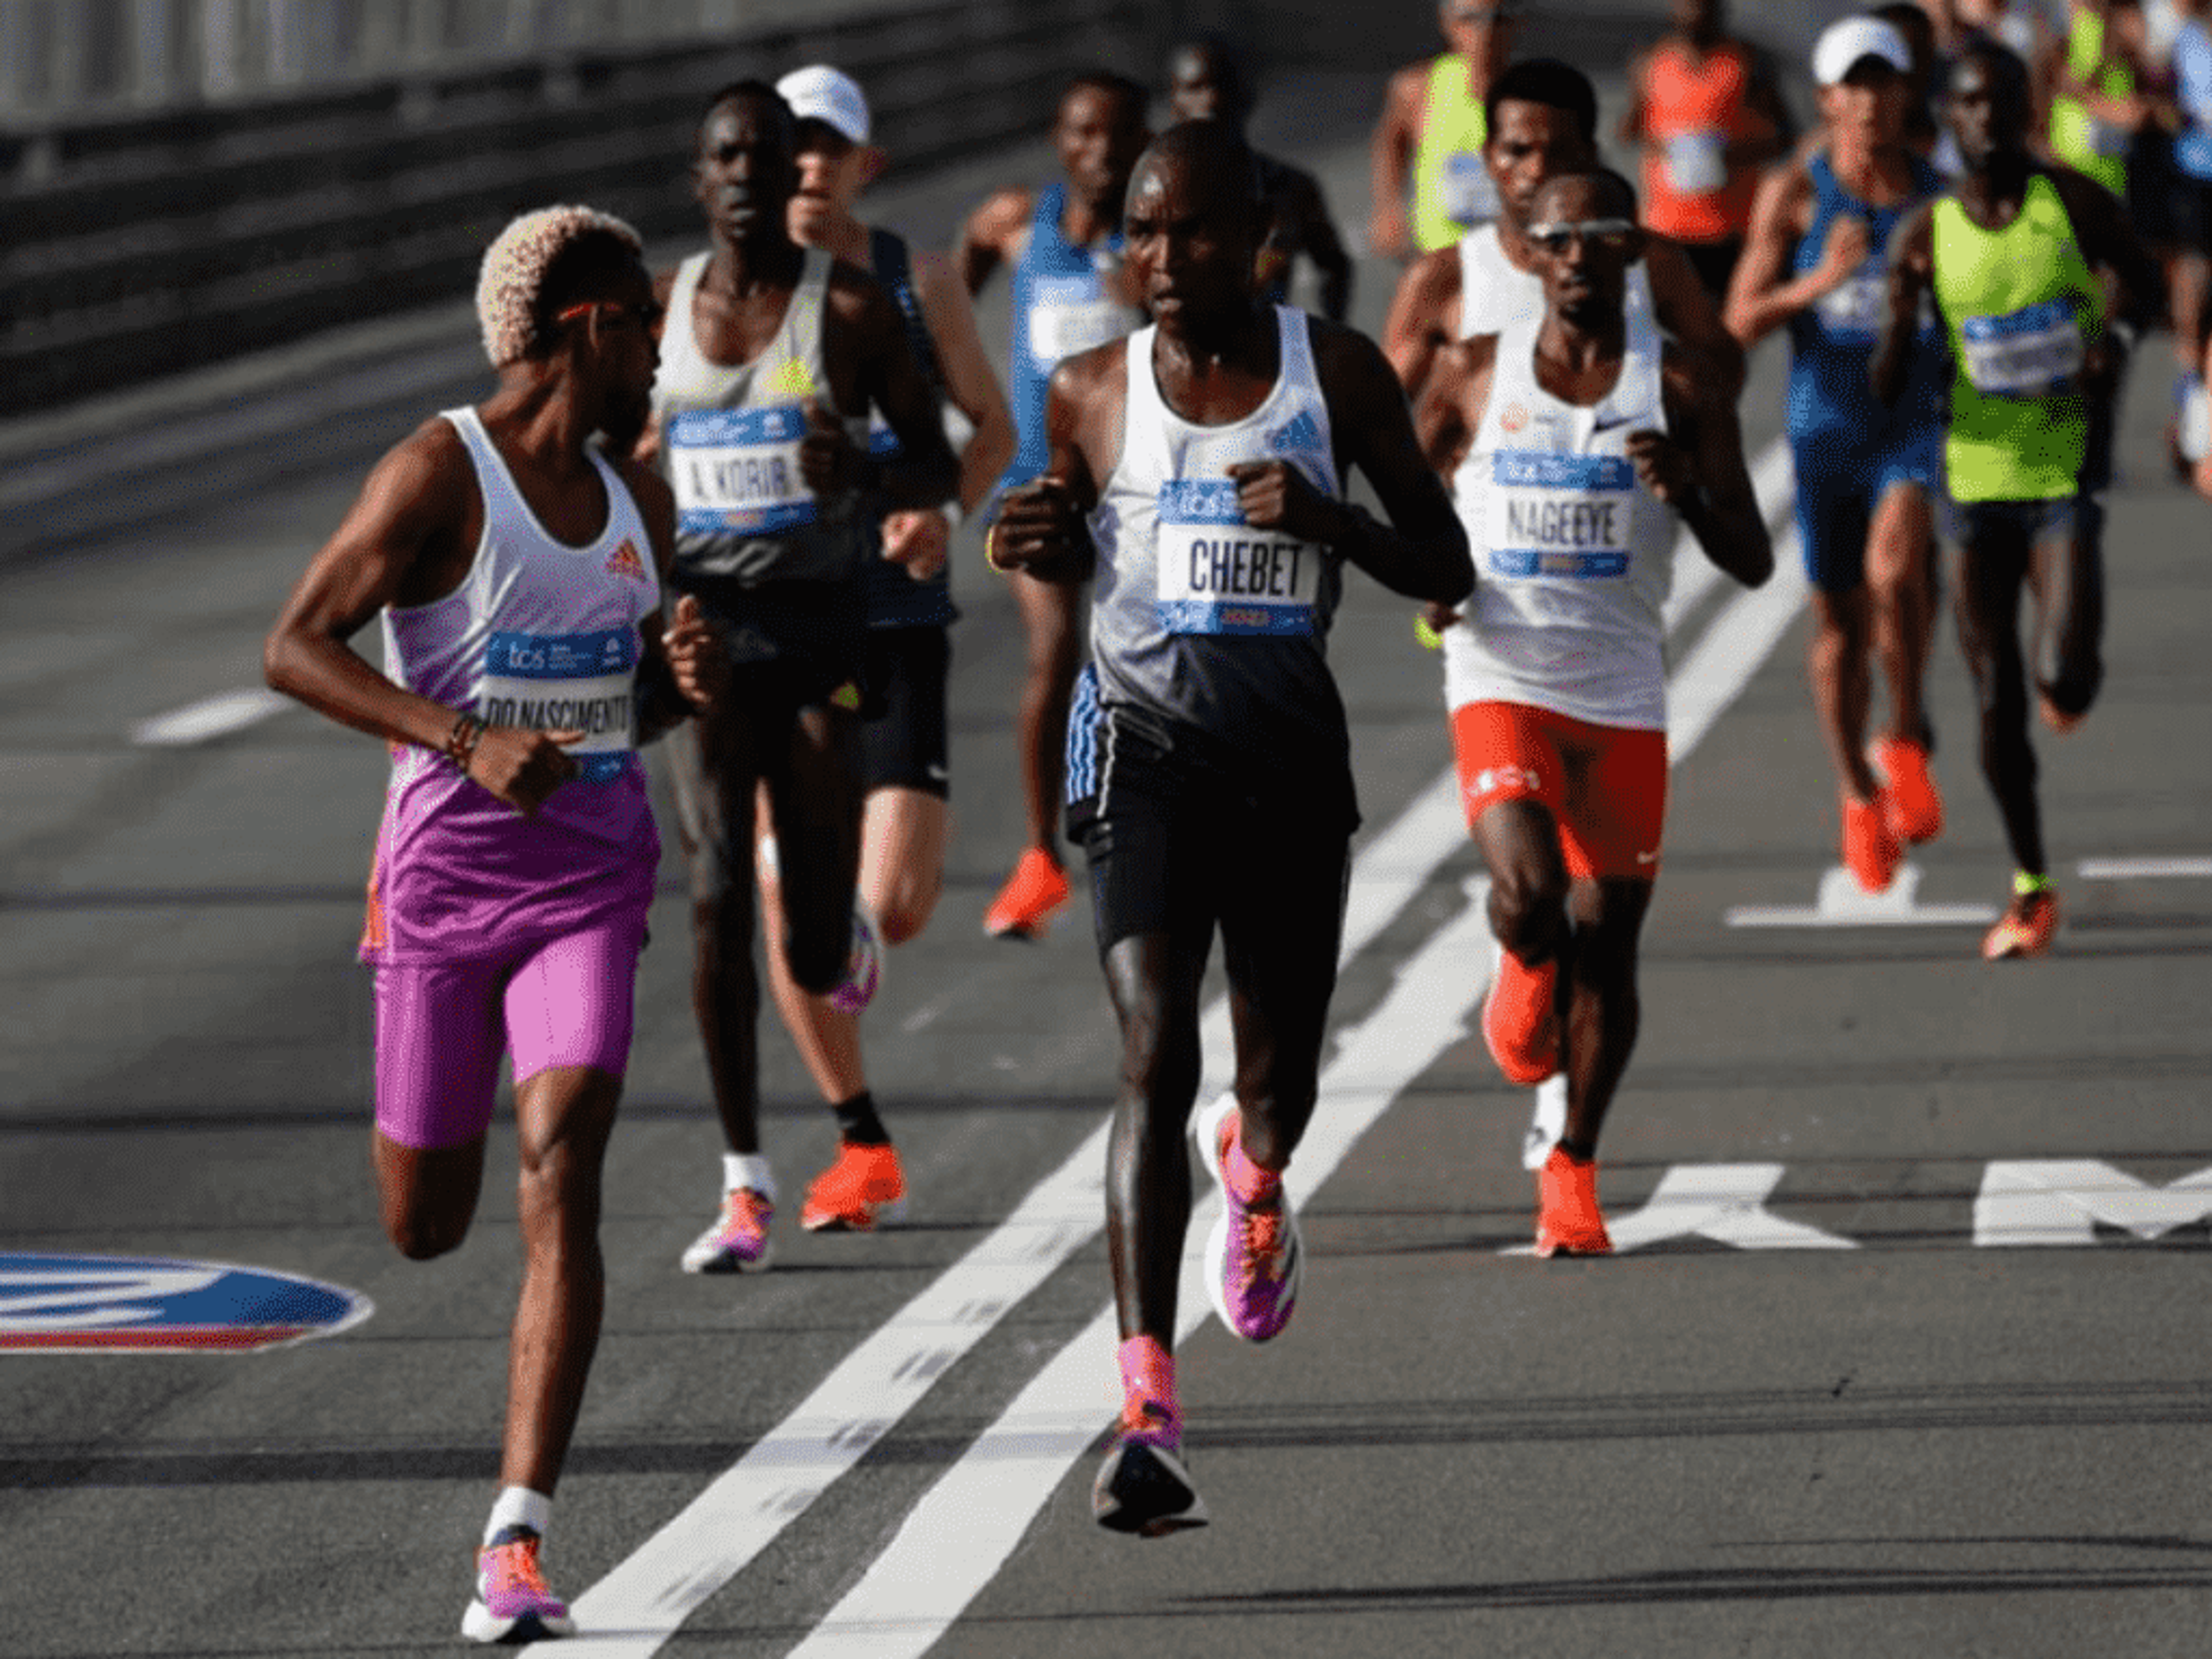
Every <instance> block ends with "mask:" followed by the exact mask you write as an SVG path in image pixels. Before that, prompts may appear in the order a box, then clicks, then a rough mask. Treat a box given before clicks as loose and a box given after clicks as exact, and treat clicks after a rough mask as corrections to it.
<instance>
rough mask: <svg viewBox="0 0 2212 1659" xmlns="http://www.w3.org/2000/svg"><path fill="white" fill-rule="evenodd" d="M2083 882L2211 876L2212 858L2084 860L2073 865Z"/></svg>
mask: <svg viewBox="0 0 2212 1659" xmlns="http://www.w3.org/2000/svg"><path fill="white" fill-rule="evenodd" d="M2074 868H2075V872H2077V873H2078V874H2079V875H2080V876H2081V879H2082V880H2084V881H2133V880H2136V879H2137V878H2141V879H2142V880H2146V881H2170V880H2176V879H2191V878H2194V879H2199V880H2201V879H2203V878H2212V859H2199V858H2162V859H2160V858H2144V859H2083V860H2081V863H2079V864H2077V865H2075V866H2074Z"/></svg>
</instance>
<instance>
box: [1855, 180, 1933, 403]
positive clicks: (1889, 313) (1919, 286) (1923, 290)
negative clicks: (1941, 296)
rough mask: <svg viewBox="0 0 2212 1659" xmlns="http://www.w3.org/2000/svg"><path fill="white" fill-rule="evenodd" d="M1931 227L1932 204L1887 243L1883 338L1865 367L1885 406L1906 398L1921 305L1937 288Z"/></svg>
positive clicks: (1901, 223) (1905, 222) (1902, 223)
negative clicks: (1887, 264) (1907, 373)
mask: <svg viewBox="0 0 2212 1659" xmlns="http://www.w3.org/2000/svg"><path fill="white" fill-rule="evenodd" d="M1935 223H1936V221H1935V214H1934V210H1933V208H1932V204H1924V203H1923V204H1922V205H1921V206H1919V207H1917V208H1915V209H1914V210H1912V211H1911V213H1909V214H1907V215H1906V216H1905V218H1904V219H1902V220H1901V221H1899V223H1898V227H1897V229H1896V231H1895V232H1894V233H1893V234H1892V235H1891V237H1890V239H1889V288H1888V292H1887V295H1886V296H1885V298H1884V301H1883V305H1882V318H1881V339H1880V340H1879V341H1877V342H1876V343H1875V349H1874V357H1873V359H1872V360H1871V362H1869V364H1868V366H1867V367H1868V373H1869V374H1870V375H1871V376H1872V378H1873V380H1874V394H1875V397H1877V398H1881V400H1882V402H1884V403H1886V404H1895V403H1896V402H1897V400H1898V399H1899V398H1901V397H1903V396H1904V395H1905V374H1906V371H1907V370H1908V369H1909V368H1911V358H1912V340H1913V337H1914V336H1915V335H1916V334H1917V333H1918V332H1919V331H1920V302H1921V300H1922V298H1923V296H1924V295H1928V294H1929V293H1930V292H1931V291H1932V290H1933V289H1934V287H1935V282H1936V234H1935Z"/></svg>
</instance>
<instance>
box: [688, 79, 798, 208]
mask: <svg viewBox="0 0 2212 1659" xmlns="http://www.w3.org/2000/svg"><path fill="white" fill-rule="evenodd" d="M792 150H793V134H792V124H791V118H790V116H789V115H788V113H787V112H786V111H784V109H783V108H782V107H781V106H777V105H771V104H769V102H768V101H767V100H764V99H761V98H753V97H745V98H733V99H731V100H729V101H728V102H726V103H724V104H720V105H717V106H715V107H714V110H713V111H712V112H709V113H708V117H707V121H706V125H703V126H702V127H701V128H700V129H699V155H698V158H697V160H696V161H695V162H694V163H693V165H692V179H693V186H694V190H695V191H696V194H697V196H698V197H699V204H700V205H701V206H702V207H703V208H705V209H706V210H707V222H708V223H709V224H711V225H713V226H714V228H716V229H717V230H719V231H720V232H721V233H722V234H723V235H724V236H725V237H726V238H727V239H728V240H730V241H732V242H754V243H757V242H761V241H764V240H776V239H780V238H781V237H783V236H784V235H785V234H786V232H785V226H784V215H785V211H786V209H787V206H788V204H789V203H790V200H791V195H792V191H793V188H794V187H795V186H796V185H797V183H798V169H797V167H796V165H795V163H794V162H793V155H792Z"/></svg>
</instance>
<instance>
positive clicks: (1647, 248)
mask: <svg viewBox="0 0 2212 1659" xmlns="http://www.w3.org/2000/svg"><path fill="white" fill-rule="evenodd" d="M1644 270H1645V272H1646V273H1647V274H1648V275H1649V276H1650V280H1651V306H1652V309H1653V310H1654V311H1655V312H1656V313H1657V315H1658V319H1659V326H1660V327H1661V328H1662V329H1663V330H1665V331H1666V332H1667V333H1668V335H1670V336H1672V337H1673V338H1674V341H1675V342H1676V343H1678V344H1680V345H1686V346H1687V347H1689V348H1690V349H1691V350H1692V351H1694V352H1696V353H1697V354H1698V356H1699V357H1700V358H1701V359H1702V360H1703V361H1704V362H1705V373H1707V374H1711V376H1713V378H1714V379H1715V380H1718V381H1721V382H1723V384H1725V385H1726V386H1727V387H1728V390H1729V396H1731V397H1733V396H1735V394H1736V393H1737V392H1741V391H1742V390H1743V377H1744V355H1743V347H1742V345H1741V343H1739V342H1738V341H1737V339H1736V337H1735V335H1733V334H1731V333H1729V331H1728V329H1727V328H1726V327H1725V326H1724V325H1723V324H1722V322H1721V312H1720V307H1718V306H1717V305H1715V304H1714V303H1713V296H1712V295H1711V294H1709V293H1707V292H1706V290H1705V282H1704V280H1703V279H1702V278H1701V277H1699V275H1698V272H1697V268H1696V267H1695V266H1694V265H1692V264H1691V263H1690V256H1689V255H1688V254H1686V253H1685V252H1682V250H1681V248H1680V246H1678V245H1677V244H1675V243H1674V242H1671V241H1669V240H1668V239H1667V238H1666V237H1664V236H1660V235H1656V234H1650V235H1647V236H1646V237H1645V239H1644Z"/></svg>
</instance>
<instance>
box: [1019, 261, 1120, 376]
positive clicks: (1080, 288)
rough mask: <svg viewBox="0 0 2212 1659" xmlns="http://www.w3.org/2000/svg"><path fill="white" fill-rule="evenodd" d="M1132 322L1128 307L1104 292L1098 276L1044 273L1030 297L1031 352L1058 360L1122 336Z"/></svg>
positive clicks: (1044, 360) (1043, 360) (1045, 359)
mask: <svg viewBox="0 0 2212 1659" xmlns="http://www.w3.org/2000/svg"><path fill="white" fill-rule="evenodd" d="M1130 327H1131V322H1130V318H1129V313H1128V311H1127V307H1123V306H1122V305H1121V304H1120V303H1119V302H1118V301H1115V300H1113V299H1110V298H1109V297H1108V296H1107V295H1104V294H1103V293H1101V292H1100V291H1099V286H1098V279H1097V277H1095V276H1040V277H1038V278H1037V279H1036V287H1035V289H1033V290H1032V291H1031V294H1030V314H1029V343H1030V356H1031V357H1033V358H1035V359H1036V361H1037V362H1040V363H1048V364H1049V363H1056V362H1059V361H1060V359H1061V358H1063V357H1073V356H1075V355H1076V353H1078V352H1079V351H1088V350H1090V349H1091V348H1092V347H1093V346H1102V345H1104V344H1105V343H1106V342H1107V341H1109V340H1118V339H1120V338H1121V336H1123V335H1124V334H1127V332H1128V331H1129V330H1130Z"/></svg>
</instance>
